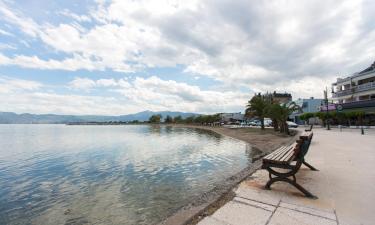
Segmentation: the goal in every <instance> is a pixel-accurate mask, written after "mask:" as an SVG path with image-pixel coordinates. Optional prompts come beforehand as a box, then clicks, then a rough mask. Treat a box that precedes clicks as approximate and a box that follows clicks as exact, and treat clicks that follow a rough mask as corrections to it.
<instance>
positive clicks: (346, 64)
mask: <svg viewBox="0 0 375 225" xmlns="http://www.w3.org/2000/svg"><path fill="white" fill-rule="evenodd" d="M97 3H98V5H96V6H95V7H92V8H91V10H90V12H89V13H88V14H87V15H77V14H74V13H72V12H71V11H69V10H63V11H61V12H59V13H60V14H62V15H64V16H67V17H71V18H73V19H74V20H75V22H73V23H70V24H68V23H60V24H56V25H53V24H50V23H48V21H47V22H45V23H40V24H39V23H36V22H35V21H34V20H33V19H31V18H29V17H27V16H25V15H22V14H21V13H20V12H19V11H17V10H13V9H10V8H9V7H7V6H6V5H5V4H1V5H0V13H1V14H2V15H3V17H2V19H3V20H4V21H5V22H7V23H11V24H14V25H16V26H18V27H19V28H20V29H21V30H22V31H23V32H24V33H25V34H27V35H29V36H31V37H34V38H38V39H39V41H41V42H42V43H43V44H44V45H46V46H48V48H51V49H52V50H53V51H54V52H57V53H63V54H65V55H68V57H66V58H63V59H61V60H57V59H42V58H41V56H40V57H38V56H25V55H21V54H18V55H13V56H9V55H1V54H0V64H1V65H18V66H21V67H26V68H38V69H60V70H69V71H76V70H79V69H86V70H89V71H95V70H101V71H103V70H106V69H112V70H115V71H122V72H137V71H140V70H144V69H145V68H153V67H175V66H177V65H182V66H183V67H184V68H185V72H186V73H187V74H192V78H195V77H198V76H199V77H204V76H206V77H209V78H212V79H214V80H216V81H219V82H220V83H221V84H223V86H226V87H231V88H234V89H233V90H237V89H239V88H243V87H245V88H247V89H251V90H253V91H263V92H264V91H273V90H280V91H289V92H292V93H293V94H294V97H307V96H311V95H312V96H315V97H319V96H320V94H319V93H320V92H321V91H322V86H327V85H329V84H330V83H329V82H331V80H334V78H335V77H336V76H337V74H342V73H345V74H346V73H351V72H355V71H358V70H360V69H362V68H365V67H366V66H368V64H370V63H372V61H373V60H374V58H373V57H374V54H375V26H374V24H373V21H374V20H375V14H374V13H373V11H374V10H375V5H374V3H373V2H372V1H355V0H344V1H333V0H328V1H300V2H295V1H266V2H258V1H250V0H238V1H235V2H233V1H225V0H224V1H212V0H204V1H182V0H163V1H142V0H140V1H131V0H126V1H125V0H121V1H120V0H115V1H111V2H105V3H104V2H101V1H98V2H97ZM317 15H319V16H317ZM86 22H90V23H93V25H92V26H87V27H85V26H84V23H86ZM77 82H78V81H77ZM93 82H94V84H92V83H90V84H88V83H87V84H83V83H84V81H80V82H78V83H77V84H74V85H76V86H77V85H78V86H77V87H79V85H83V89H87V90H90V89H91V88H94V87H115V86H116V85H119V84H118V83H119V81H114V80H110V79H109V80H102V81H99V80H97V81H93ZM122 82H123V86H126V87H127V88H129V87H130V88H129V89H128V90H127V89H126V88H124V89H121V90H119V88H118V86H117V87H116V88H114V89H115V90H116V91H120V92H121V93H123V94H124V95H125V96H127V97H128V98H130V99H132V98H134V101H141V100H142V98H143V99H147V98H149V99H151V100H150V101H151V103H150V102H148V103H149V104H150V105H149V106H152V105H155V103H156V102H159V103H160V104H161V105H164V106H167V105H168V106H173V104H176V103H175V102H176V101H177V99H181V98H184V99H185V100H186V102H190V103H186V107H189V108H191V109H195V108H196V109H198V110H200V109H203V108H204V107H203V104H212V105H213V107H215V104H217V103H216V102H215V101H213V100H212V99H214V98H213V97H207V98H205V97H204V96H203V95H206V96H211V94H212V93H211V92H210V91H207V90H201V89H200V88H198V87H194V86H189V85H185V84H183V83H178V82H175V81H163V80H160V79H159V78H157V77H151V78H148V79H144V78H136V79H135V80H134V81H133V82H132V83H129V82H128V81H125V80H124V81H122ZM72 85H73V84H72ZM85 85H86V86H85ZM77 87H76V88H77ZM143 87H148V89H146V88H143ZM166 87H169V88H166ZM310 87H316V88H314V89H311V88H310ZM142 91H143V92H142ZM233 93H234V94H233V96H238V93H240V92H237V91H234V92H233ZM136 94H138V96H139V97H133V96H136ZM215 94H217V96H219V97H220V98H223V99H227V98H226V97H225V96H222V95H220V92H217V93H216V92H215ZM225 94H227V95H229V96H231V93H230V92H225ZM165 95H168V96H169V95H171V96H174V97H173V98H172V97H167V98H165ZM142 96H143V97H142ZM153 96H154V97H155V96H156V97H158V100H155V99H152V97H153ZM233 96H232V97H228V99H233V98H234V97H233ZM202 99H203V100H202ZM142 101H143V102H142V103H144V102H146V100H142ZM224 101H225V100H224ZM228 101H229V100H228ZM191 102H194V104H192V103H191ZM200 102H204V103H203V104H202V105H200ZM228 107H232V106H229V105H228ZM204 110H206V109H204Z"/></svg>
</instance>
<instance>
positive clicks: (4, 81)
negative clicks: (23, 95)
mask: <svg viewBox="0 0 375 225" xmlns="http://www.w3.org/2000/svg"><path fill="white" fill-rule="evenodd" d="M42 86H43V84H42V83H40V82H36V81H31V80H24V79H15V78H10V77H7V76H0V93H3V94H8V93H14V92H24V91H35V90H38V89H40V88H41V87H42ZM4 99H7V98H4Z"/></svg>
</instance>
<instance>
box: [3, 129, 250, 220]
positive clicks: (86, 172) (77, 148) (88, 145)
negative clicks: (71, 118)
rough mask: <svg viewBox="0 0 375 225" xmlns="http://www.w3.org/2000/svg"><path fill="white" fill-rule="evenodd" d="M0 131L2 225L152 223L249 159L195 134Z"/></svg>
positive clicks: (237, 147)
mask: <svg viewBox="0 0 375 225" xmlns="http://www.w3.org/2000/svg"><path fill="white" fill-rule="evenodd" d="M0 133H1V134H2V135H1V136H0V144H1V146H3V148H1V149H0V183H1V189H0V202H1V204H0V224H10V225H15V224H71V225H72V224H155V223H157V222H159V221H160V220H161V219H163V218H165V217H166V216H168V215H171V214H172V213H173V212H175V211H176V210H177V209H179V208H180V207H182V206H183V205H186V204H188V203H190V201H191V200H192V199H193V198H194V197H197V196H199V195H201V194H202V193H205V192H207V191H208V190H210V189H212V188H213V187H215V185H217V184H219V183H220V182H222V181H223V180H224V179H226V178H227V177H229V176H231V175H233V174H234V173H237V172H238V171H240V170H241V169H243V168H244V167H246V166H247V165H248V163H249V161H248V158H249V155H251V154H252V153H251V148H250V150H249V146H247V145H246V144H245V143H243V142H240V141H237V140H234V139H231V138H226V137H223V136H220V135H218V134H216V133H213V132H208V131H204V130H201V129H189V128H175V127H165V126H63V125H0ZM10 149H11V150H12V151H10Z"/></svg>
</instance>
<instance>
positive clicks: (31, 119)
mask: <svg viewBox="0 0 375 225" xmlns="http://www.w3.org/2000/svg"><path fill="white" fill-rule="evenodd" d="M154 114H161V115H162V116H163V118H165V117H166V116H167V115H170V116H172V117H175V116H179V115H180V116H181V117H182V118H186V117H189V116H194V115H198V114H195V113H185V112H171V111H160V112H153V111H143V112H138V113H134V114H128V115H121V116H96V115H82V116H78V115H77V116H75V115H56V114H30V113H22V114H17V113H13V112H0V124H32V123H51V124H52V123H55V124H56V123H57V124H63V123H74V122H108V121H122V122H127V121H133V120H138V121H148V119H149V118H150V116H152V115H154Z"/></svg>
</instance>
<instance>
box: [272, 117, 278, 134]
mask: <svg viewBox="0 0 375 225" xmlns="http://www.w3.org/2000/svg"><path fill="white" fill-rule="evenodd" d="M272 125H273V129H274V131H278V130H279V124H278V122H277V120H275V119H273V120H272Z"/></svg>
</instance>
